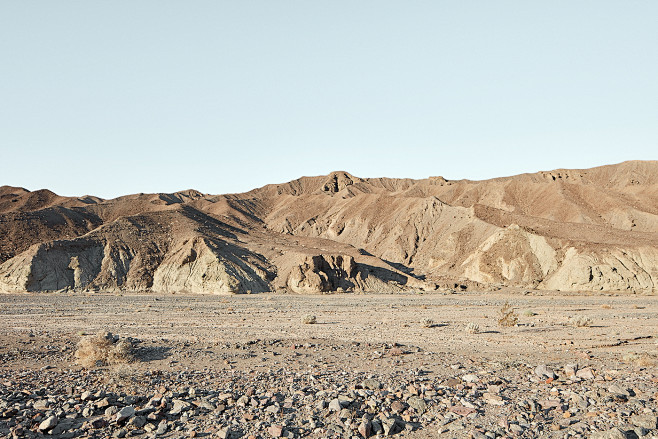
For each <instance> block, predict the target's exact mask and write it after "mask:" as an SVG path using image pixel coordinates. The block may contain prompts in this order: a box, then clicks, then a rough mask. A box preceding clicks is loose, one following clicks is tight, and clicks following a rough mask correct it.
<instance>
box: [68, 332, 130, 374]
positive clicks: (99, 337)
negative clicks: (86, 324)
mask: <svg viewBox="0 0 658 439" xmlns="http://www.w3.org/2000/svg"><path fill="white" fill-rule="evenodd" d="M75 359H76V362H77V363H78V364H79V365H81V366H84V367H87V368H93V367H97V366H112V365H117V364H125V363H130V362H132V361H134V360H135V357H134V355H133V346H132V343H130V342H129V341H128V340H119V337H118V336H115V335H112V333H111V332H106V331H101V332H99V333H97V334H96V335H91V336H86V337H83V338H82V339H81V340H80V342H79V343H78V349H77V350H76V351H75Z"/></svg>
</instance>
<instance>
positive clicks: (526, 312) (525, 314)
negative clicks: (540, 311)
mask: <svg viewBox="0 0 658 439" xmlns="http://www.w3.org/2000/svg"><path fill="white" fill-rule="evenodd" d="M523 315H524V316H526V317H534V316H536V315H537V313H536V312H534V311H531V310H529V309H528V310H526V311H523Z"/></svg>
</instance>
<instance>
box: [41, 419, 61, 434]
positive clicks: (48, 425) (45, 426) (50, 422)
mask: <svg viewBox="0 0 658 439" xmlns="http://www.w3.org/2000/svg"><path fill="white" fill-rule="evenodd" d="M58 421H59V420H58V418H57V416H49V417H47V418H46V419H45V420H44V421H43V422H41V424H39V430H40V431H48V430H52V429H53V428H55V426H56V425H57V422H58Z"/></svg>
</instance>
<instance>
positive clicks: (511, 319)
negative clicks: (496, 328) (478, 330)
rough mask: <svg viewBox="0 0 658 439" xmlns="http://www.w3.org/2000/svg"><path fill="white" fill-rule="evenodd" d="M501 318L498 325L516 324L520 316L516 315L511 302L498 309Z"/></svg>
mask: <svg viewBox="0 0 658 439" xmlns="http://www.w3.org/2000/svg"><path fill="white" fill-rule="evenodd" d="M498 314H499V316H500V317H499V318H498V325H500V326H514V325H516V324H517V323H518V322H519V317H518V316H517V315H516V312H515V311H514V308H512V305H510V304H509V302H505V304H504V305H503V306H502V307H501V308H500V309H499V310H498Z"/></svg>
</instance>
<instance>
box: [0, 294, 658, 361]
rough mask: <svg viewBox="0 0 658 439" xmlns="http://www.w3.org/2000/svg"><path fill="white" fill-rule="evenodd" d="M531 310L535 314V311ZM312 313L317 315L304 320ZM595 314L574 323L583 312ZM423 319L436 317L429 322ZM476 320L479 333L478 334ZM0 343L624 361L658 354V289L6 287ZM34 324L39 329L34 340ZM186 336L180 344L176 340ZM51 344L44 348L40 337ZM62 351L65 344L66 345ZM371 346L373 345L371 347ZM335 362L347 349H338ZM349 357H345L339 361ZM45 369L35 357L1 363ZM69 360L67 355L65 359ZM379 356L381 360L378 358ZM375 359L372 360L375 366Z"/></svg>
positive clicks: (205, 357) (201, 357) (173, 353)
mask: <svg viewBox="0 0 658 439" xmlns="http://www.w3.org/2000/svg"><path fill="white" fill-rule="evenodd" d="M506 302H509V303H510V304H511V305H512V306H513V307H514V309H515V312H516V313H517V314H518V317H519V323H518V325H517V326H515V327H501V326H499V325H498V323H497V319H498V317H499V310H500V308H501V307H502V305H503V304H504V303H506ZM531 313H534V314H536V315H530V314H531ZM307 314H313V315H315V316H316V317H317V324H315V325H307V324H304V323H302V318H303V316H305V315H307ZM580 316H583V317H588V318H590V319H591V322H592V323H591V325H590V326H589V327H576V326H574V324H573V319H574V318H576V317H580ZM424 319H431V320H433V321H434V326H433V327H431V328H426V327H424V326H423V323H422V322H423V320H424ZM469 322H474V323H475V324H477V325H478V326H479V328H480V333H477V334H470V333H468V332H467V330H466V325H467V324H468V323H469ZM0 328H1V329H0V337H1V338H0V341H1V345H2V346H1V347H0V352H2V353H3V354H5V353H7V352H10V351H15V350H17V349H18V350H19V351H23V350H28V351H29V350H30V349H27V348H28V347H29V348H32V349H33V350H36V351H38V350H39V346H38V345H39V343H41V342H43V343H47V344H48V345H49V346H51V347H52V349H50V350H51V351H57V350H60V351H61V349H62V348H66V347H67V346H68V348H67V349H71V346H72V345H73V343H75V342H76V341H77V340H78V339H79V337H80V335H81V334H82V333H83V332H84V333H95V332H97V331H99V330H109V331H111V332H113V333H116V334H119V335H121V336H129V337H134V338H137V339H139V340H141V341H142V342H143V343H144V344H148V345H153V346H160V347H162V348H163V349H168V356H167V358H166V360H165V359H161V360H153V361H150V362H148V363H147V364H148V367H151V368H153V367H156V368H157V367H168V366H169V363H170V362H171V361H172V360H173V361H176V362H177V363H176V364H177V367H186V366H188V367H189V366H190V365H191V364H188V363H190V361H186V357H185V356H184V355H183V356H182V357H181V358H177V356H178V354H179V353H183V352H184V351H187V350H195V349H199V348H206V347H212V346H213V345H218V344H222V343H227V342H248V341H254V340H274V339H277V340H291V341H304V340H310V339H319V340H325V341H328V342H334V343H343V344H344V343H353V342H356V343H360V344H367V343H371V344H393V343H400V344H404V345H409V346H416V347H420V348H422V350H423V351H424V352H425V355H427V353H437V354H441V355H444V354H448V355H462V356H477V357H484V358H488V359H492V360H501V359H515V360H520V361H527V362H533V361H535V362H536V361H540V360H541V361H544V362H546V361H551V360H554V361H562V360H568V359H569V358H570V357H576V356H581V357H582V356H583V353H587V354H590V355H591V356H593V357H598V358H601V359H607V360H611V361H613V360H618V359H620V358H621V357H623V356H624V355H625V354H628V353H648V354H655V353H656V335H657V334H658V302H657V301H656V298H655V297H652V296H633V295H624V296H581V295H559V296H556V295H547V294H543V295H538V294H532V293H531V294H528V295H505V294H498V293H497V294H492V293H487V294H475V293H469V294H466V293H464V294H453V295H436V294H424V295H386V296H367V295H366V296H363V295H325V296H290V295H251V296H228V297H227V296H222V297H219V296H180V295H169V296H153V295H134V296H128V295H124V296H116V295H62V294H57V295H54V294H39V295H0ZM30 333H32V334H33V335H34V336H35V337H33V338H30V337H28V334H30ZM177 346H182V347H183V348H185V349H183V350H181V351H179V350H178V349H175V348H176V347H177ZM42 347H43V346H42ZM65 352H66V351H65ZM364 354H372V352H367V353H364ZM213 355H214V354H213V353H212V349H201V351H200V352H198V353H197V354H195V355H194V356H193V358H192V360H193V362H194V365H195V367H199V366H201V365H203V366H204V367H206V366H212V367H222V365H221V364H220V365H217V364H216V362H215V361H214V356H213ZM336 360H337V361H338V360H339V359H336ZM341 361H342V360H341ZM10 365H13V366H16V367H30V366H34V367H42V366H43V365H44V364H42V363H41V362H38V361H37V362H34V364H31V362H30V361H29V358H24V359H21V360H19V359H17V361H16V362H12V361H9V362H8V363H6V364H5V365H4V366H5V367H7V366H10ZM60 365H61V366H63V367H65V366H67V365H66V364H60ZM374 366H376V365H374ZM367 367H371V365H368V366H367Z"/></svg>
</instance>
